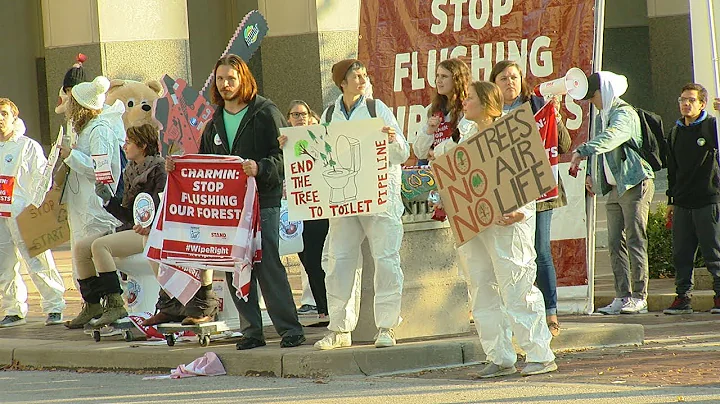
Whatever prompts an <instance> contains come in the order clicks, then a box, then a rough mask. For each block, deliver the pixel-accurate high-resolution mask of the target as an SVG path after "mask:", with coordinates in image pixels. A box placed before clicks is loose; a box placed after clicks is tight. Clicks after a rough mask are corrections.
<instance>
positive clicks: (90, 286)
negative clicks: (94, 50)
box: [60, 76, 125, 328]
mask: <svg viewBox="0 0 720 404" xmlns="http://www.w3.org/2000/svg"><path fill="white" fill-rule="evenodd" d="M109 88H110V81H109V80H108V79H107V78H105V77H102V76H99V77H96V78H95V79H94V80H93V81H92V82H89V83H88V82H85V83H80V84H78V85H76V86H74V87H73V88H72V90H71V94H72V97H71V98H70V100H69V104H68V107H67V111H66V116H67V118H68V119H69V120H70V121H71V123H72V127H73V130H74V131H75V132H76V133H77V134H78V136H77V143H76V144H75V145H74V146H72V147H67V146H62V147H61V150H60V159H61V161H63V162H64V163H65V165H67V167H69V168H70V172H69V174H68V177H67V180H66V184H65V190H64V193H63V202H64V203H66V204H67V206H68V221H69V224H70V244H71V248H72V256H73V275H74V277H75V279H78V274H77V268H78V267H79V266H80V265H79V264H78V262H77V256H76V253H77V251H76V250H75V248H74V246H75V244H76V243H77V242H78V241H80V240H82V239H85V238H87V237H89V236H93V235H97V234H110V233H113V232H114V231H115V228H116V227H117V226H119V225H120V224H121V222H120V221H119V220H117V219H116V218H115V217H114V216H113V215H111V214H110V213H108V212H107V211H106V210H105V209H104V208H103V200H102V199H101V198H100V197H99V196H98V194H97V193H96V186H95V185H96V177H95V169H94V166H95V164H94V162H93V157H92V156H103V155H107V157H108V159H109V161H110V171H111V173H112V177H113V183H112V184H109V188H110V190H111V191H110V192H112V194H114V193H115V192H116V190H117V185H118V181H119V179H120V175H121V172H120V170H121V168H120V147H121V146H122V145H123V144H124V142H125V126H124V124H123V120H122V114H123V113H124V112H125V105H124V104H123V102H122V101H120V100H118V101H116V102H115V104H113V105H112V106H107V105H104V102H105V93H106V92H107V90H108V89H109ZM108 274H111V275H114V274H113V273H108ZM105 278H107V279H102V280H100V281H98V280H97V277H93V278H89V279H91V280H93V282H90V281H88V280H83V279H78V283H79V286H80V294H81V295H82V297H83V300H84V301H85V302H86V305H85V306H84V307H83V311H81V313H80V314H79V315H78V318H76V319H75V320H78V321H75V320H73V322H71V325H73V327H72V328H75V326H78V325H79V324H80V323H83V324H84V323H87V322H89V321H90V320H91V319H92V318H99V317H100V316H101V315H102V307H100V306H99V300H100V297H102V296H104V295H106V294H113V295H115V294H116V292H117V289H118V288H119V282H118V280H117V276H115V278H116V279H110V275H107V276H106V277H105ZM111 283H112V284H111ZM115 300H117V299H115ZM111 303H112V305H113V306H115V305H122V299H120V301H113V302H111ZM111 303H108V304H111ZM88 310H90V311H88ZM79 320H82V321H79ZM85 320H87V321H85ZM66 325H68V324H66ZM80 326H81V325H80Z"/></svg>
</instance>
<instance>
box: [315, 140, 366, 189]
mask: <svg viewBox="0 0 720 404" xmlns="http://www.w3.org/2000/svg"><path fill="white" fill-rule="evenodd" d="M334 154H335V156H336V158H337V160H338V161H337V164H333V165H330V168H329V169H327V170H326V171H324V172H323V173H322V175H323V178H324V179H325V182H326V183H327V184H328V186H329V187H330V203H343V202H348V201H353V200H355V199H356V198H357V182H356V177H357V175H358V173H359V172H360V167H361V162H362V153H361V148H360V141H359V140H357V139H355V138H351V137H347V136H345V135H340V136H338V137H337V139H336V141H335V153H334Z"/></svg>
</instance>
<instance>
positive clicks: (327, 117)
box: [325, 98, 377, 123]
mask: <svg viewBox="0 0 720 404" xmlns="http://www.w3.org/2000/svg"><path fill="white" fill-rule="evenodd" d="M365 103H366V104H367V108H368V112H369V113H370V118H376V117H377V112H376V111H375V100H374V99H373V98H368V99H366V100H365ZM333 112H335V103H332V104H330V105H329V106H328V109H327V111H326V112H325V120H326V121H327V123H330V122H331V121H332V116H333Z"/></svg>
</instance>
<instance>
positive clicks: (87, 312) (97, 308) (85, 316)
mask: <svg viewBox="0 0 720 404" xmlns="http://www.w3.org/2000/svg"><path fill="white" fill-rule="evenodd" d="M102 314H103V307H102V305H101V304H100V303H87V302H85V304H83V307H82V311H81V312H80V314H78V315H77V317H75V318H74V319H72V320H70V321H66V322H65V327H67V328H69V329H71V330H77V329H80V328H83V327H84V326H85V324H87V323H89V322H90V320H92V319H96V318H100V317H101V316H102Z"/></svg>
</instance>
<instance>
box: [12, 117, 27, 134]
mask: <svg viewBox="0 0 720 404" xmlns="http://www.w3.org/2000/svg"><path fill="white" fill-rule="evenodd" d="M13 126H14V127H13V137H14V136H24V135H25V132H26V131H27V128H26V127H25V121H23V120H22V119H20V118H16V119H15V122H14V123H13Z"/></svg>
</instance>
